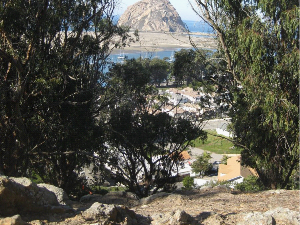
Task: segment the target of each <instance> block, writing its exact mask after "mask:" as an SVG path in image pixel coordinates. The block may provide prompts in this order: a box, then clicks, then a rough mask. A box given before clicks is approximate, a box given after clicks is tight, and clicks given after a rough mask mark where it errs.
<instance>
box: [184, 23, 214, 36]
mask: <svg viewBox="0 0 300 225" xmlns="http://www.w3.org/2000/svg"><path fill="white" fill-rule="evenodd" d="M183 23H185V24H186V26H187V27H188V29H189V31H190V32H201V33H209V34H213V33H214V30H213V29H212V27H211V26H209V25H208V24H207V23H205V22H204V21H191V20H183Z"/></svg>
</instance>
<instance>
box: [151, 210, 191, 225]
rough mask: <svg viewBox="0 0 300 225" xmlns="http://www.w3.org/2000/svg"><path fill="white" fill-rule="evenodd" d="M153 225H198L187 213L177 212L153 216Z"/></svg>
mask: <svg viewBox="0 0 300 225" xmlns="http://www.w3.org/2000/svg"><path fill="white" fill-rule="evenodd" d="M151 224H153V225H163V224H168V225H192V224H196V221H195V220H194V219H193V217H191V216H190V215H189V214H187V213H186V212H185V211H182V210H177V211H175V212H174V211H173V212H170V213H165V214H161V213H158V214H155V215H153V216H152V223H151Z"/></svg>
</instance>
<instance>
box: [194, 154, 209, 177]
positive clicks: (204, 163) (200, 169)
mask: <svg viewBox="0 0 300 225" xmlns="http://www.w3.org/2000/svg"><path fill="white" fill-rule="evenodd" d="M210 159H211V154H210V153H209V152H204V153H203V154H202V155H200V156H198V157H197V159H196V161H195V162H194V163H193V164H192V171H193V172H194V173H200V177H203V176H205V175H208V174H209V173H210V171H211V170H212V168H213V165H212V163H210V162H209V160H210Z"/></svg>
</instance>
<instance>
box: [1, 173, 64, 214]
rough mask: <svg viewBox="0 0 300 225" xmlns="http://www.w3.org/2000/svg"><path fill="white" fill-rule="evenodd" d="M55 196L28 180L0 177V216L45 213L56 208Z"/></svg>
mask: <svg viewBox="0 0 300 225" xmlns="http://www.w3.org/2000/svg"><path fill="white" fill-rule="evenodd" d="M58 205H59V204H58V201H57V199H56V196H55V195H54V194H53V193H52V192H50V191H47V190H46V189H40V188H39V187H38V186H37V185H36V184H35V183H32V182H31V180H29V179H28V178H15V177H11V178H7V177H0V214H1V215H2V216H12V215H15V214H19V213H21V212H45V211H47V210H49V207H51V206H58Z"/></svg>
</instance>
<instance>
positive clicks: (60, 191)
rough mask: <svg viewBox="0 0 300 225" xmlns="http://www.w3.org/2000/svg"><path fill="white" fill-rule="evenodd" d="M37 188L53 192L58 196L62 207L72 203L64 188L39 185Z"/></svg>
mask: <svg viewBox="0 0 300 225" xmlns="http://www.w3.org/2000/svg"><path fill="white" fill-rule="evenodd" d="M37 186H38V187H39V188H41V189H43V188H45V189H46V190H48V191H50V192H52V193H53V194H54V195H55V196H56V199H57V201H58V203H59V204H60V205H67V204H68V202H70V199H69V197H68V195H67V193H66V192H65V191H64V190H63V189H62V188H59V187H56V186H54V185H51V184H38V185H37Z"/></svg>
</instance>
